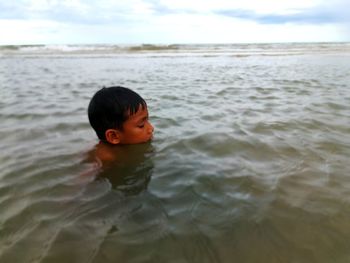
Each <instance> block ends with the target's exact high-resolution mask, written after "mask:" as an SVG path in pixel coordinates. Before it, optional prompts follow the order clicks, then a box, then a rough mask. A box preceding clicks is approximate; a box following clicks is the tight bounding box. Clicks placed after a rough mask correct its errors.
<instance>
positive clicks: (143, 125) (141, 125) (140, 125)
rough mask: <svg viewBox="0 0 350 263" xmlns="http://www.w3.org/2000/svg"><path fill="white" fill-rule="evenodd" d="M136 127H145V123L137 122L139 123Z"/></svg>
mask: <svg viewBox="0 0 350 263" xmlns="http://www.w3.org/2000/svg"><path fill="white" fill-rule="evenodd" d="M137 127H139V128H143V127H145V124H144V123H143V124H139V125H137Z"/></svg>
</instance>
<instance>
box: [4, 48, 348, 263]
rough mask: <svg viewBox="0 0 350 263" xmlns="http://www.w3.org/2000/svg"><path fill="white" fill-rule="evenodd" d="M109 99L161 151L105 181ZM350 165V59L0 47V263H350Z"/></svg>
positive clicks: (125, 155)
mask: <svg viewBox="0 0 350 263" xmlns="http://www.w3.org/2000/svg"><path fill="white" fill-rule="evenodd" d="M112 85H122V86H126V87H129V88H131V89H133V90H135V91H137V92H138V93H139V94H140V95H142V97H144V99H145V100H146V101H147V103H148V109H149V113H150V121H151V122H152V124H153V125H154V127H155V133H154V139H153V141H152V142H150V143H146V144H141V145H131V146H123V147H118V148H117V149H116V151H117V152H118V156H119V157H118V160H116V161H115V163H113V164H111V165H109V166H108V167H102V168H100V169H94V167H95V166H94V164H93V163H92V162H91V161H89V159H87V158H86V156H87V154H88V153H89V152H90V151H91V150H92V149H93V148H94V146H95V145H96V144H97V142H98V141H97V138H96V135H95V133H94V131H93V130H92V129H91V127H90V125H89V123H88V118H87V113H86V110H87V106H88V103H89V100H90V98H91V97H92V95H93V94H94V93H95V92H96V91H97V90H98V89H100V88H101V87H103V86H112ZM349 157H350V44H349V43H315V44H302V43H301V44H293V43H291V44H239V45H238V44H237V45H169V46H155V45H142V46H134V47H133V46H116V45H100V46H91V45H90V46H3V47H0V211H1V212H0V262H1V263H6V262H9V263H10V262H11V263H13V262H50V263H52V262H65V263H68V262H94V263H98V262H104V263H105V262H201V263H203V262H269V263H272V262H305V263H310V262H317V263H321V262H327V263H328V262H349V261H350V220H349V215H350V168H349V160H350V158H349ZM91 171H93V172H91Z"/></svg>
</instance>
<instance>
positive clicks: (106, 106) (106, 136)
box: [88, 86, 154, 145]
mask: <svg viewBox="0 0 350 263" xmlns="http://www.w3.org/2000/svg"><path fill="white" fill-rule="evenodd" d="M88 116H89V121H90V124H91V126H92V128H93V129H94V130H95V132H96V134H97V137H98V138H99V139H100V141H101V142H104V143H109V144H114V145H116V144H137V143H144V142H147V141H149V140H151V139H152V134H153V130H154V129H153V126H152V125H151V123H150V122H149V121H148V110H147V104H146V102H145V101H144V99H142V98H141V96H140V95H138V94H137V93H136V92H134V91H132V90H130V89H128V88H124V87H119V86H117V87H109V88H102V89H101V90H99V91H97V92H96V93H95V95H94V96H93V97H92V99H91V101H90V104H89V108H88Z"/></svg>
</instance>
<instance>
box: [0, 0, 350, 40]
mask: <svg viewBox="0 0 350 263" xmlns="http://www.w3.org/2000/svg"><path fill="white" fill-rule="evenodd" d="M349 10H350V1H349V0H331V1H330V0H124V1H123V0H85V1H83V0H12V1H11V0H0V44H2V45H10V44H102V43H107V44H138V43H154V44H172V43H247V42H248V43H251V42H254V43H257V42H315V41H350V11H349Z"/></svg>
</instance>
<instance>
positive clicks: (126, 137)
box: [118, 105, 154, 144]
mask: <svg viewBox="0 0 350 263" xmlns="http://www.w3.org/2000/svg"><path fill="white" fill-rule="evenodd" d="M153 130H154V128H153V126H152V124H151V123H150V122H149V121H148V110H147V108H144V109H142V106H141V105H140V107H139V109H138V111H137V112H136V113H135V114H133V115H129V117H128V119H127V120H126V121H125V122H124V123H123V130H122V131H118V132H119V143H120V144H137V143H143V142H147V141H149V140H151V139H152V135H153Z"/></svg>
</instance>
